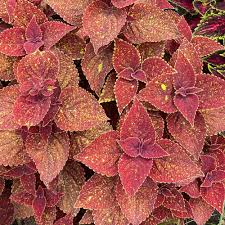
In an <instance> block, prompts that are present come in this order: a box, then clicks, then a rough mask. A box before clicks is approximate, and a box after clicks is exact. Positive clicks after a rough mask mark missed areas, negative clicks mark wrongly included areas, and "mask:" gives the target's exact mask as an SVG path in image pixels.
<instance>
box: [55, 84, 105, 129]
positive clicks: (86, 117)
mask: <svg viewBox="0 0 225 225" xmlns="http://www.w3.org/2000/svg"><path fill="white" fill-rule="evenodd" d="M60 101H61V102H62V107H61V109H60V110H59V112H58V114H57V115H56V118H55V121H56V124H57V126H58V127H59V128H61V129H62V130H69V131H84V130H88V129H90V128H93V127H96V126H97V125H99V124H100V123H102V122H104V121H106V120H107V117H106V115H105V113H104V111H103V109H102V107H101V105H99V103H98V102H97V100H96V99H95V98H94V97H93V96H92V95H91V94H89V93H88V92H87V91H85V90H83V89H81V88H74V87H67V88H65V89H64V90H62V92H61V96H60Z"/></svg>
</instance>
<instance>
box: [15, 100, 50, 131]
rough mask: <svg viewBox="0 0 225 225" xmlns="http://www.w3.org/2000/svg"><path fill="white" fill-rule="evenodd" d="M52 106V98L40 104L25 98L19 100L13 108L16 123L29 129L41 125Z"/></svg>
mask: <svg viewBox="0 0 225 225" xmlns="http://www.w3.org/2000/svg"><path fill="white" fill-rule="evenodd" d="M50 104H51V99H50V98H47V99H44V100H43V101H38V102H30V101H29V100H27V99H26V97H23V96H21V97H19V98H17V99H16V101H15V104H14V108H13V113H14V118H15V121H16V123H17V124H19V125H20V126H28V127H31V126H35V125H37V124H39V123H40V122H41V121H42V120H43V119H44V117H45V115H46V114H47V112H48V110H49V109H50Z"/></svg>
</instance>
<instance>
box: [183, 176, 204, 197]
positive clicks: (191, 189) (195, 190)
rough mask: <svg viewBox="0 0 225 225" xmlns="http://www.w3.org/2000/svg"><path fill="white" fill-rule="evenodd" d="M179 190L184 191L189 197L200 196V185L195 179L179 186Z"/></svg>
mask: <svg viewBox="0 0 225 225" xmlns="http://www.w3.org/2000/svg"><path fill="white" fill-rule="evenodd" d="M179 191H180V192H185V193H186V194H188V195H189V196H190V197H191V198H198V197H200V187H199V184H198V181H197V180H194V181H193V182H191V183H189V184H188V185H186V186H183V187H181V188H180V190H179Z"/></svg>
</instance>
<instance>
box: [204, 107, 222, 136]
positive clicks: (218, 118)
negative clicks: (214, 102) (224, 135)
mask: <svg viewBox="0 0 225 225" xmlns="http://www.w3.org/2000/svg"><path fill="white" fill-rule="evenodd" d="M201 114H202V115H203V117H204V120H205V123H206V128H207V134H208V135H209V136H212V135H214V134H217V133H219V132H222V131H224V130H225V107H223V108H218V109H211V110H202V111H201Z"/></svg>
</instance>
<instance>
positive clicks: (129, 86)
mask: <svg viewBox="0 0 225 225" xmlns="http://www.w3.org/2000/svg"><path fill="white" fill-rule="evenodd" d="M137 90H138V82H137V81H136V80H133V81H128V80H125V79H123V78H118V79H117V80H116V83H115V86H114V94H115V97H116V102H117V107H118V111H119V113H122V111H123V109H124V108H125V107H126V106H127V105H128V104H129V103H130V102H131V101H132V100H133V98H134V96H135V95H136V93H137Z"/></svg>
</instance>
